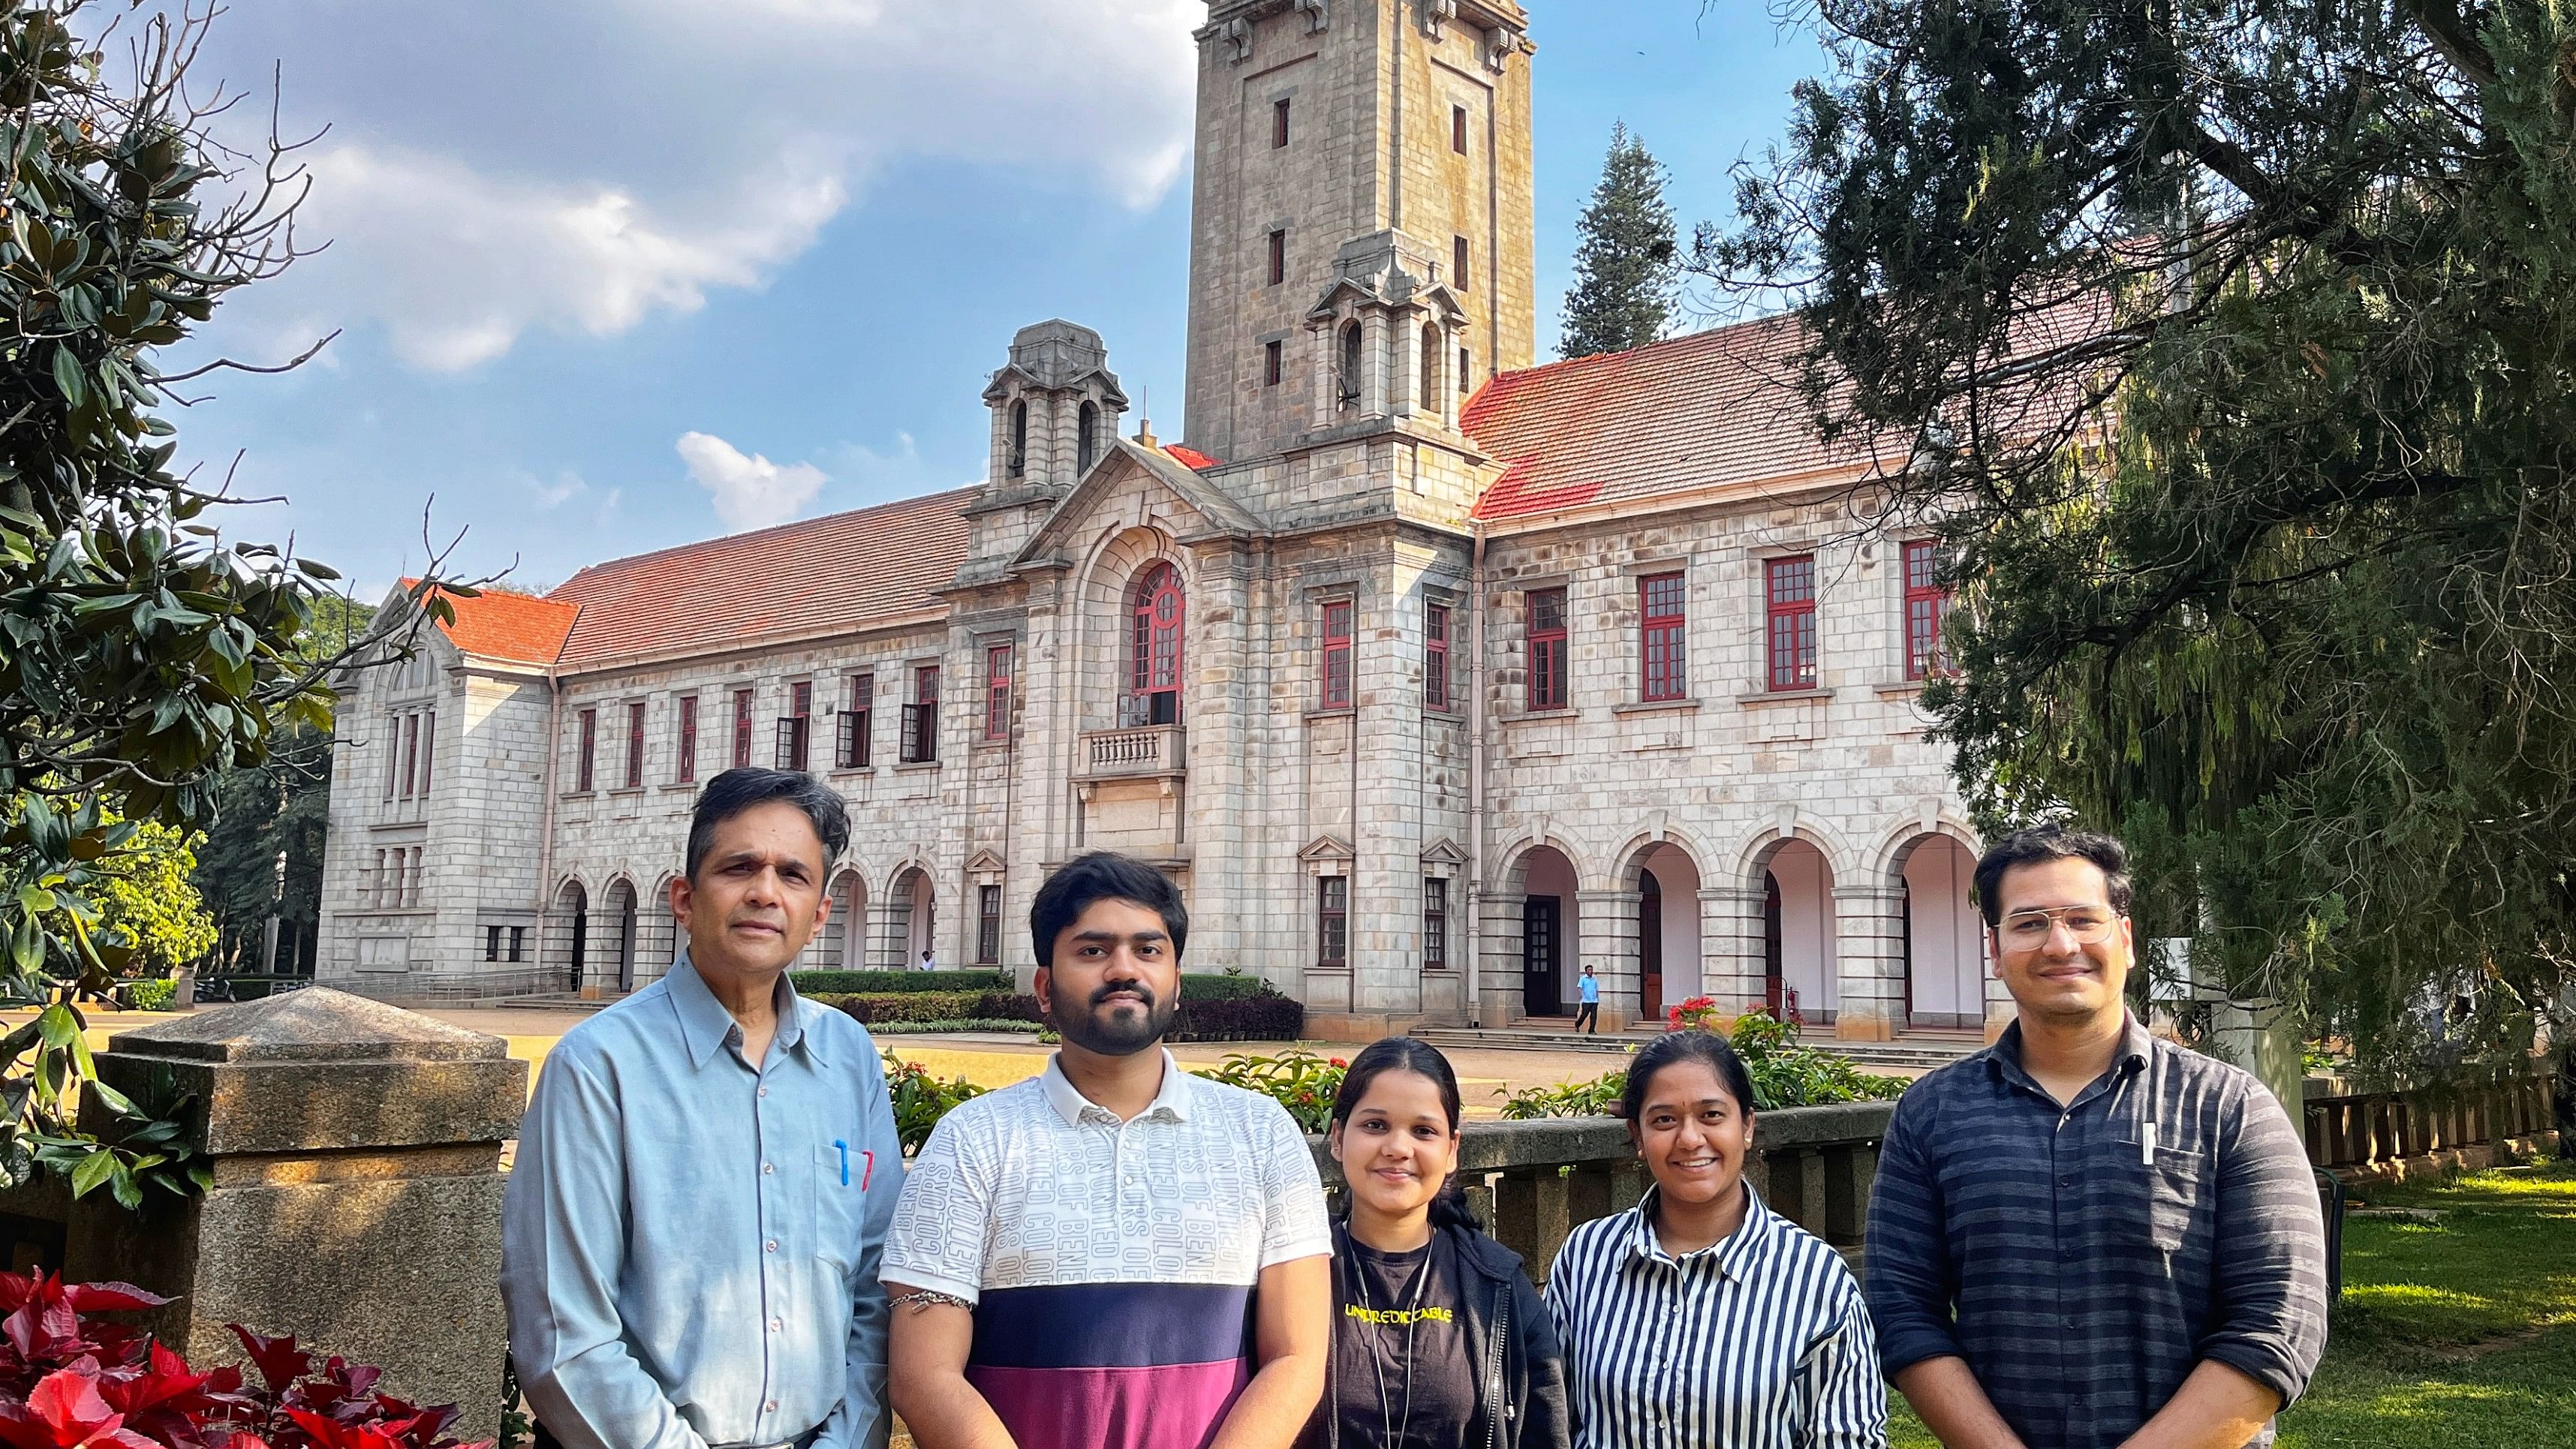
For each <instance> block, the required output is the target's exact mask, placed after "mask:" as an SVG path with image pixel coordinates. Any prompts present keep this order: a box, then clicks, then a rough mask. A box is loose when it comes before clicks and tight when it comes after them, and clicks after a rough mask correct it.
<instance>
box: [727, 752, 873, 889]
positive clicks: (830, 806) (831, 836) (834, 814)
mask: <svg viewBox="0 0 2576 1449" xmlns="http://www.w3.org/2000/svg"><path fill="white" fill-rule="evenodd" d="M772 800H784V801H786V802H787V803H788V804H790V805H793V806H795V807H796V808H797V809H799V810H802V811H804V812H805V818H806V819H808V820H810V821H812V822H814V834H815V835H816V837H818V838H819V839H821V840H822V842H823V869H824V870H825V871H826V872H828V871H830V870H831V868H832V862H834V861H836V860H839V859H840V858H841V852H842V851H844V850H847V849H849V848H850V807H849V806H847V805H844V804H842V803H841V797H840V796H839V795H837V794H835V793H834V792H832V791H831V790H829V789H827V788H825V787H824V785H823V783H822V782H821V781H819V780H817V779H815V778H814V777H813V776H811V775H807V774H802V773H799V772H798V771H795V770H763V769H757V768H746V769H740V770H727V771H725V772H724V773H723V774H721V775H718V776H716V777H715V778H714V779H712V780H709V781H708V782H707V787H706V788H705V789H703V790H700V791H699V792H698V803H697V808H696V809H695V810H693V811H692V812H691V813H690V815H689V856H688V862H687V866H688V876H689V879H690V880H693V881H694V880H696V879H697V878H698V867H699V866H701V865H703V864H705V863H706V858H707V852H708V851H710V850H712V849H714V848H715V836H716V827H717V826H719V825H722V824H724V823H725V822H726V821H728V820H731V819H732V818H734V817H735V816H737V815H740V814H741V813H742V812H744V811H746V810H749V809H751V808H752V807H753V806H755V805H766V804H768V803H769V802H770V801H772Z"/></svg>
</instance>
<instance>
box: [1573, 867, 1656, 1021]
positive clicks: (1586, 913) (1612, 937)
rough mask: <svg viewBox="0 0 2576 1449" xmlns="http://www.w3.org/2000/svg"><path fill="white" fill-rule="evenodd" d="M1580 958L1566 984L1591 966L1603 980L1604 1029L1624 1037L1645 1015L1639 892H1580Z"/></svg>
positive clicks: (1577, 958) (1577, 897) (1602, 1007)
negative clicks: (1638, 1019) (1629, 1027)
mask: <svg viewBox="0 0 2576 1449" xmlns="http://www.w3.org/2000/svg"><path fill="white" fill-rule="evenodd" d="M1574 899H1575V901H1576V903H1577V905H1578V906H1579V908H1580V911H1581V917H1582V918H1581V919H1580V920H1579V921H1577V922H1576V923H1575V928H1576V930H1577V932H1578V935H1577V936H1576V955H1575V958H1574V959H1573V960H1572V961H1569V962H1567V963H1566V980H1567V981H1568V982H1569V983H1571V982H1573V981H1576V980H1579V979H1581V977H1582V974H1583V968H1584V967H1585V966H1586V965H1589V966H1590V967H1591V968H1592V970H1593V973H1594V974H1595V975H1597V976H1599V977H1600V978H1601V1029H1602V1030H1603V1031H1625V1030H1627V1029H1628V1026H1629V1024H1630V1023H1632V1022H1634V1021H1635V1020H1636V1019H1637V1018H1638V1016H1639V1015H1640V1014H1641V1013H1642V1012H1643V1010H1644V1007H1645V999H1644V997H1643V996H1642V995H1640V994H1639V993H1640V992H1641V991H1643V989H1644V982H1645V962H1644V959H1643V958H1642V956H1641V955H1640V953H1639V952H1638V949H1637V901H1638V894H1637V892H1635V891H1576V892H1575V893H1574Z"/></svg>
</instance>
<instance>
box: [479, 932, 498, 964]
mask: <svg viewBox="0 0 2576 1449" xmlns="http://www.w3.org/2000/svg"><path fill="white" fill-rule="evenodd" d="M483 959H484V960H486V961H498V960H500V959H501V928H500V927H498V926H485V927H484V928H483Z"/></svg>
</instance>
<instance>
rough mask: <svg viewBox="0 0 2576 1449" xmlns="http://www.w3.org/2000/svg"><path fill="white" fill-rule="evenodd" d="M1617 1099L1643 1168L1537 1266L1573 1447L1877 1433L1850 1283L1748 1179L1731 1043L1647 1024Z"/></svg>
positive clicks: (1868, 1448)
mask: <svg viewBox="0 0 2576 1449" xmlns="http://www.w3.org/2000/svg"><path fill="white" fill-rule="evenodd" d="M1619 1115H1620V1116H1622V1117H1624V1118H1626V1119H1627V1122H1628V1140H1629V1141H1631V1142H1634V1143H1635V1144H1636V1146H1637V1155H1638V1157H1640V1158H1641V1159H1643V1160H1644V1162H1645V1166H1646V1171H1647V1173H1648V1175H1649V1176H1651V1177H1652V1178H1653V1179H1654V1185H1653V1186H1652V1187H1650V1188H1648V1189H1647V1190H1646V1196H1645V1200H1644V1201H1642V1202H1640V1203H1638V1204H1637V1205H1636V1206H1635V1207H1633V1208H1630V1209H1629V1210H1628V1211H1626V1212H1623V1213H1617V1214H1614V1215H1612V1216H1610V1217H1606V1218H1597V1219H1595V1220H1593V1221H1591V1222H1588V1223H1585V1224H1584V1225H1583V1226H1581V1227H1579V1228H1576V1229H1575V1230H1574V1232H1573V1234H1572V1235H1571V1236H1569V1237H1568V1238H1567V1239H1566V1240H1565V1248H1564V1250H1563V1251H1561V1252H1560V1253H1558V1254H1557V1257H1556V1265H1555V1266H1554V1267H1553V1268H1551V1269H1549V1270H1548V1278H1547V1292H1546V1295H1545V1297H1546V1301H1547V1307H1548V1311H1549V1313H1550V1314H1551V1315H1553V1316H1554V1318H1555V1320H1556V1331H1557V1335H1558V1337H1559V1338H1560V1339H1562V1340H1563V1342H1564V1344H1565V1375H1566V1394H1567V1398H1568V1400H1569V1401H1570V1405H1571V1408H1572V1410H1573V1414H1574V1446H1575V1449H1682V1446H1687V1449H1884V1446H1885V1445H1886V1443H1887V1385H1886V1383H1885V1382H1884V1381H1883V1380H1881V1379H1880V1378H1879V1376H1878V1346H1877V1344H1876V1343H1875V1342H1874V1341H1873V1339H1872V1338H1871V1335H1870V1323H1869V1313H1868V1311H1867V1310H1866V1309H1865V1308H1864V1307H1863V1306H1862V1302H1861V1292H1860V1284H1858V1283H1857V1282H1855V1281H1853V1279H1852V1275H1851V1270H1850V1269H1849V1268H1847V1267H1845V1266H1843V1259H1842V1254H1840V1253H1838V1252H1836V1251H1834V1249H1833V1248H1831V1247H1829V1246H1828V1245H1827V1244H1826V1243H1825V1241H1824V1240H1823V1239H1821V1238H1818V1237H1816V1236H1814V1235H1813V1234H1811V1233H1809V1232H1808V1231H1807V1230H1806V1229H1804V1228H1801V1227H1799V1226H1798V1225H1797V1224H1796V1223H1793V1222H1791V1221H1789V1220H1788V1219H1787V1218H1784V1217H1782V1216H1780V1215H1779V1214H1778V1213H1775V1212H1773V1211H1772V1210H1771V1209H1770V1208H1768V1207H1766V1206H1764V1205H1763V1202H1762V1197H1761V1194H1759V1193H1757V1192H1755V1191H1754V1190H1753V1184H1751V1183H1749V1182H1747V1181H1745V1180H1744V1163H1745V1160H1746V1159H1747V1158H1748V1157H1749V1156H1750V1155H1751V1154H1752V1152H1753V1132H1754V1113H1753V1081H1752V1078H1751V1076H1750V1075H1749V1074H1748V1073H1747V1072H1746V1071H1745V1068H1744V1063H1743V1062H1742V1061H1741V1060H1739V1059H1738V1058H1737V1057H1736V1055H1735V1051H1734V1049H1733V1048H1732V1047H1730V1046H1728V1045H1727V1044H1726V1040H1725V1039H1724V1038H1723V1037H1719V1036H1716V1035H1714V1034H1712V1033H1709V1032H1705V1031H1683V1032H1674V1033H1672V1034H1670V1035H1668V1036H1659V1037H1657V1038H1655V1039H1654V1040H1653V1041H1651V1042H1648V1043H1647V1044H1646V1045H1645V1046H1644V1047H1643V1048H1641V1049H1640V1050H1639V1051H1638V1052H1637V1055H1636V1057H1635V1058H1634V1059H1633V1060H1632V1061H1631V1062H1630V1064H1629V1067H1628V1082H1627V1088H1626V1090H1625V1091H1624V1092H1623V1093H1622V1095H1621V1097H1620V1102H1619ZM1873 1251H1875V1249H1873Z"/></svg>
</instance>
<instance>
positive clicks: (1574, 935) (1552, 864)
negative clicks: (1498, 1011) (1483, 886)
mask: <svg viewBox="0 0 2576 1449" xmlns="http://www.w3.org/2000/svg"><path fill="white" fill-rule="evenodd" d="M1520 873H1521V877H1522V881H1523V889H1522V896H1521V1012H1522V1014H1523V1015H1525V1016H1564V1015H1566V1014H1567V1005H1568V992H1569V990H1570V987H1571V985H1572V982H1573V980H1574V977H1575V975H1576V973H1575V972H1572V971H1569V970H1568V969H1567V966H1566V962H1567V958H1568V957H1569V956H1571V955H1572V954H1573V949H1572V943H1574V942H1575V941H1578V940H1580V939H1581V937H1580V935H1579V934H1578V933H1579V931H1580V929H1581V924H1582V923H1581V922H1580V921H1579V920H1578V919H1577V916H1576V900H1575V890H1576V877H1575V874H1574V862H1572V861H1570V860H1567V859H1566V858H1565V854H1564V852H1562V851H1559V850H1558V849H1556V848H1555V847H1554V846H1550V845H1541V846H1535V847H1533V848H1532V849H1531V850H1530V852H1529V854H1527V855H1525V856H1523V857H1521V868H1520Z"/></svg>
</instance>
